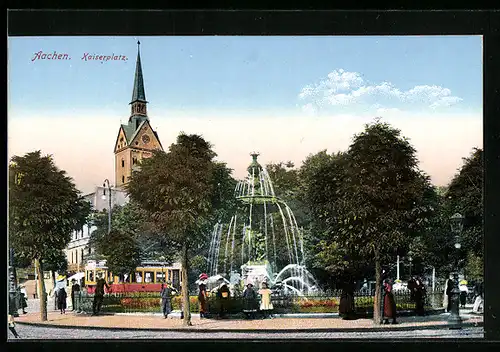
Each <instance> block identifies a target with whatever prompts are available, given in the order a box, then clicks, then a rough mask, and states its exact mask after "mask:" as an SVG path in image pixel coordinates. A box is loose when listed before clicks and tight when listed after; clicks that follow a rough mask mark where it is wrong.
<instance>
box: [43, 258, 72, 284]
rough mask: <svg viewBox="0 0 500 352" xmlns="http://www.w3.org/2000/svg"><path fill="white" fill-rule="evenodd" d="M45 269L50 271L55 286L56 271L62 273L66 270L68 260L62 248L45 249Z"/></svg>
mask: <svg viewBox="0 0 500 352" xmlns="http://www.w3.org/2000/svg"><path fill="white" fill-rule="evenodd" d="M43 269H44V270H45V271H50V273H51V276H52V282H53V284H54V287H55V286H56V274H55V273H56V272H57V273H59V274H60V275H64V274H65V273H66V270H68V260H67V258H66V253H65V252H64V250H62V249H49V250H47V253H46V257H45V259H44V268H43Z"/></svg>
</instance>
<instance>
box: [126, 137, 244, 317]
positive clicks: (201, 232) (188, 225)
mask: <svg viewBox="0 0 500 352" xmlns="http://www.w3.org/2000/svg"><path fill="white" fill-rule="evenodd" d="M215 157H216V153H215V152H214V151H213V150H212V146H211V144H210V143H209V142H207V141H206V140H204V139H203V138H202V137H201V136H198V135H186V134H184V133H181V134H180V135H179V136H178V137H177V143H175V144H172V145H171V146H170V148H169V151H168V152H163V151H155V152H153V155H152V157H150V158H148V159H144V160H143V161H142V162H141V164H140V169H139V170H135V171H133V173H132V178H131V180H130V182H129V183H128V185H127V192H128V193H129V195H130V199H131V200H132V201H134V202H137V204H138V205H139V206H140V207H141V209H142V210H143V214H144V215H145V223H146V225H147V227H148V229H149V230H150V231H151V232H152V233H153V234H156V235H157V236H159V237H161V238H165V239H166V242H167V243H170V244H172V245H173V246H176V247H180V248H181V253H180V257H181V258H182V285H183V290H182V291H183V300H184V318H185V320H184V324H186V325H191V320H190V319H191V316H190V313H189V296H188V282H187V281H188V271H189V261H190V260H189V258H190V257H189V255H190V254H189V250H190V249H193V248H195V249H197V248H199V247H200V243H206V240H207V238H208V235H209V233H208V232H207V229H208V228H209V227H210V226H213V225H214V223H213V221H214V219H216V218H217V217H218V216H220V213H218V212H217V209H222V208H225V206H226V205H227V204H228V203H230V202H231V200H230V199H232V198H234V194H233V190H234V181H233V180H232V178H231V176H230V174H231V170H230V169H228V168H227V167H226V166H225V164H222V163H218V162H216V161H215V160H214V159H215ZM230 184H232V187H228V185H230ZM226 199H227V200H226Z"/></svg>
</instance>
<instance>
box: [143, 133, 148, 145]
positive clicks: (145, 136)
mask: <svg viewBox="0 0 500 352" xmlns="http://www.w3.org/2000/svg"><path fill="white" fill-rule="evenodd" d="M142 141H143V142H144V143H146V144H148V143H149V141H150V138H149V136H148V135H147V134H143V135H142Z"/></svg>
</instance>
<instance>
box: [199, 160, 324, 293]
mask: <svg viewBox="0 0 500 352" xmlns="http://www.w3.org/2000/svg"><path fill="white" fill-rule="evenodd" d="M250 155H251V156H252V158H253V160H252V163H251V164H250V166H249V167H248V168H247V171H248V175H247V177H246V178H245V179H244V180H243V181H240V182H239V183H238V184H237V186H236V188H235V197H236V199H238V200H239V201H240V205H241V207H240V210H239V211H238V212H237V213H236V214H235V215H233V217H232V218H231V220H230V222H229V224H222V223H218V224H216V225H215V227H214V230H213V233H212V240H211V243H210V249H209V254H208V265H209V275H211V277H212V278H215V277H218V276H223V277H226V278H227V279H229V281H230V282H231V284H233V285H235V284H240V283H241V281H240V280H242V281H243V283H244V284H248V283H252V284H253V285H254V286H255V287H259V286H260V284H261V283H262V282H263V281H266V282H267V283H268V284H270V286H271V287H273V286H274V287H276V288H280V289H281V290H282V292H283V293H285V294H297V295H303V294H305V293H308V292H311V291H315V290H318V285H317V283H316V280H315V279H314V277H313V276H312V275H311V273H309V272H308V271H307V269H306V267H305V266H304V245H303V238H302V232H301V230H300V229H299V227H298V226H297V221H296V219H295V216H294V214H293V212H292V210H291V209H290V207H289V206H288V205H287V204H286V202H285V201H283V200H282V199H280V198H278V197H277V196H276V195H275V193H274V188H273V184H272V181H271V178H270V177H269V174H268V173H267V171H266V169H265V167H262V166H261V165H260V164H259V163H258V161H257V157H258V156H259V154H257V153H252V154H250ZM221 247H222V248H221ZM237 268H239V269H241V274H239V273H238V272H237V271H236V269H237ZM280 268H281V269H280ZM209 281H210V279H209Z"/></svg>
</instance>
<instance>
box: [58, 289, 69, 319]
mask: <svg viewBox="0 0 500 352" xmlns="http://www.w3.org/2000/svg"><path fill="white" fill-rule="evenodd" d="M66 298H68V295H67V294H66V290H65V289H64V288H63V287H61V288H60V289H59V290H58V291H57V308H58V309H59V310H60V311H61V314H66Z"/></svg>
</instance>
